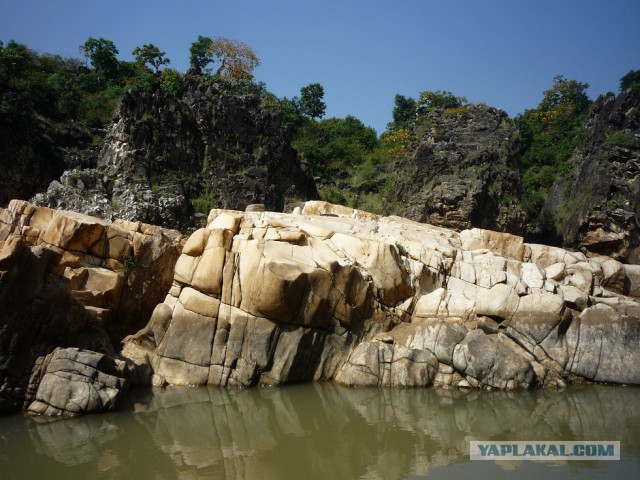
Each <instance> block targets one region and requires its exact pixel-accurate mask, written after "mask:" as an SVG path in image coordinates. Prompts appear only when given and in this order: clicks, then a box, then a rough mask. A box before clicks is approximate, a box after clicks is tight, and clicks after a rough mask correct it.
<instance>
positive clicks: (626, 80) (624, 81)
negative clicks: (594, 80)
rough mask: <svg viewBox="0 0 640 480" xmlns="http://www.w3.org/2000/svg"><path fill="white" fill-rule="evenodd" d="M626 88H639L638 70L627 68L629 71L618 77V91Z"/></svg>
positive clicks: (639, 71) (639, 73)
mask: <svg viewBox="0 0 640 480" xmlns="http://www.w3.org/2000/svg"><path fill="white" fill-rule="evenodd" d="M628 88H632V89H634V90H640V70H629V72H627V74H626V75H624V76H623V77H622V78H621V79H620V91H621V92H624V91H625V90H627V89H628Z"/></svg>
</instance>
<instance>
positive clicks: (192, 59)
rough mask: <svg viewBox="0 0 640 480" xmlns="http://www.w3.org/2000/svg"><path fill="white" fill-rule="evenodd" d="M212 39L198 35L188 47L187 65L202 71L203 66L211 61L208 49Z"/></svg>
mask: <svg viewBox="0 0 640 480" xmlns="http://www.w3.org/2000/svg"><path fill="white" fill-rule="evenodd" d="M212 43H213V39H212V38H210V37H203V36H202V35H198V39H197V40H196V41H195V42H193V43H192V44H191V47H189V65H191V68H195V69H196V70H197V71H198V72H202V71H203V70H204V68H205V67H206V66H207V65H209V64H210V63H211V62H213V55H212V54H211V52H210V51H209V49H210V48H211V44H212Z"/></svg>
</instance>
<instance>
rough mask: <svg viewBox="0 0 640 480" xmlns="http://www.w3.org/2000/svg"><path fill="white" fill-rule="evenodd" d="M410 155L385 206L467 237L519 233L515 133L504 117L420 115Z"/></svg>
mask: <svg viewBox="0 0 640 480" xmlns="http://www.w3.org/2000/svg"><path fill="white" fill-rule="evenodd" d="M411 134H412V136H413V138H414V140H413V144H412V146H411V148H410V149H409V151H408V153H407V154H406V155H405V156H404V157H403V158H401V159H399V160H398V161H397V163H396V166H395V168H396V170H397V175H398V181H397V182H396V184H395V185H394V186H393V187H392V189H391V191H390V193H389V195H388V197H387V200H388V201H389V202H390V203H391V204H392V205H394V204H395V205H397V208H395V207H394V208H392V210H394V211H398V212H399V214H400V215H401V216H404V217H406V218H409V219H411V220H415V221H418V222H425V223H429V224H432V225H439V226H443V227H448V228H453V229H458V230H462V229H465V228H472V227H480V228H489V229H492V230H499V231H509V232H511V233H522V232H523V231H524V225H525V222H526V219H525V218H524V214H523V212H522V211H520V210H519V209H518V208H517V207H516V206H515V203H514V200H515V199H517V198H518V196H519V194H520V189H521V185H520V172H519V168H520V149H521V140H520V132H519V130H518V128H517V127H516V126H515V125H514V124H513V122H512V121H511V120H510V119H509V117H508V116H507V114H506V113H505V112H503V111H502V110H498V109H495V108H492V107H487V106H485V105H468V106H466V107H460V108H456V109H440V110H435V111H431V112H427V113H424V114H421V115H420V116H419V117H418V118H417V119H416V121H415V122H414V124H413V126H412V127H411Z"/></svg>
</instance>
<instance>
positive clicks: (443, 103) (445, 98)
mask: <svg viewBox="0 0 640 480" xmlns="http://www.w3.org/2000/svg"><path fill="white" fill-rule="evenodd" d="M465 103H467V99H466V98H465V97H456V96H455V95H454V94H453V93H451V92H447V91H445V90H435V91H431V90H430V91H426V92H421V93H420V98H419V99H418V103H417V108H418V112H420V113H422V112H429V111H432V110H439V109H441V108H457V107H461V106H462V105H463V104H465Z"/></svg>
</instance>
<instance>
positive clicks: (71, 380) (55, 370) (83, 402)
mask: <svg viewBox="0 0 640 480" xmlns="http://www.w3.org/2000/svg"><path fill="white" fill-rule="evenodd" d="M131 373H132V368H131V367H130V366H129V365H128V364H127V362H126V361H124V360H119V359H117V358H115V357H112V356H109V355H105V354H102V353H96V352H92V351H88V350H81V349H78V348H56V349H55V350H54V351H53V352H52V353H50V354H49V355H47V357H46V358H45V359H44V360H43V362H42V363H41V364H40V365H39V367H38V368H36V369H35V370H34V373H33V375H32V381H33V383H32V384H31V385H30V386H29V388H30V389H31V390H32V391H35V395H34V398H33V400H32V401H31V402H30V403H29V405H28V406H27V408H26V410H27V413H29V414H30V415H44V416H47V417H56V416H62V417H73V416H76V415H81V414H85V413H97V412H105V411H110V410H114V409H115V408H116V406H117V403H118V401H119V400H120V399H121V398H122V396H123V395H124V393H126V391H127V389H128V387H129V380H130V377H131ZM34 383H35V384H34ZM27 401H30V399H27Z"/></svg>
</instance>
